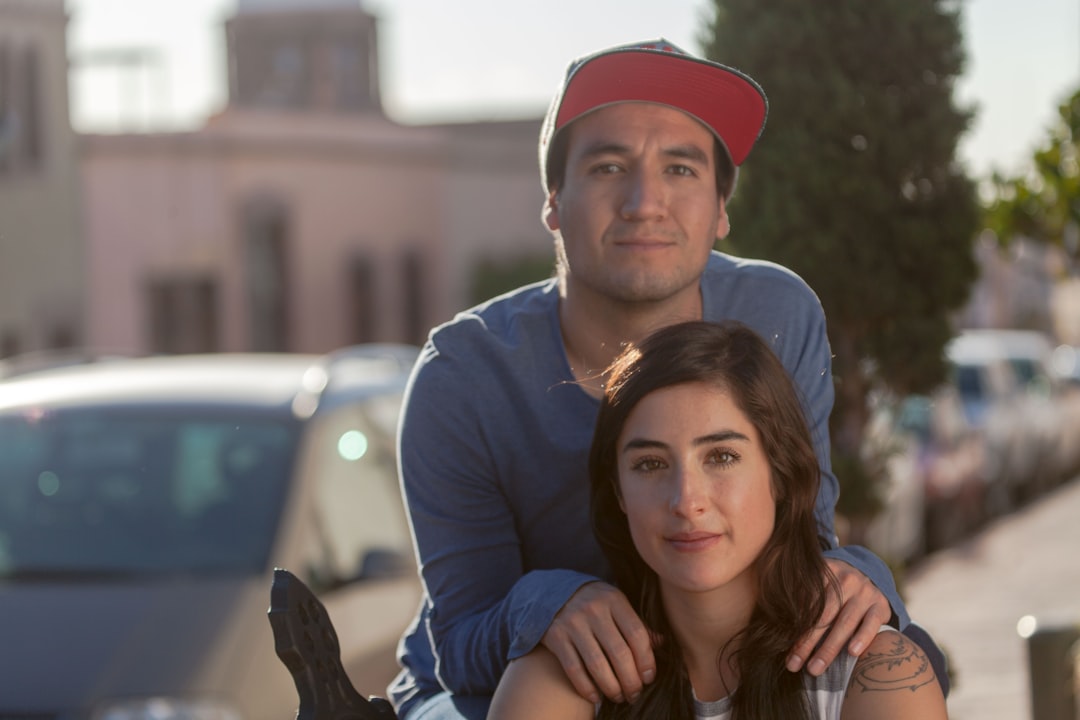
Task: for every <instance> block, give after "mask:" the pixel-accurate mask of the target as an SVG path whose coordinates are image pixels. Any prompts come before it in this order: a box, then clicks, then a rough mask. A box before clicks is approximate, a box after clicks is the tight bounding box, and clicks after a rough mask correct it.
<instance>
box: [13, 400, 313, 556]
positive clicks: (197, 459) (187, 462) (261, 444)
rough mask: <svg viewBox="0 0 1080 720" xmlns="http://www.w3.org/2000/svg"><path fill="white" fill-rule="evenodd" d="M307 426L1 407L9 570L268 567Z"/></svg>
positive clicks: (210, 415) (174, 413)
mask: <svg viewBox="0 0 1080 720" xmlns="http://www.w3.org/2000/svg"><path fill="white" fill-rule="evenodd" d="M298 434H299V433H298V428H297V426H296V425H294V424H293V423H291V422H290V421H289V420H285V419H277V418H270V419H268V418H266V417H244V416H243V415H241V414H238V413H230V414H229V415H228V416H227V417H226V416H223V415H222V414H221V412H220V411H219V412H216V413H214V412H209V411H204V412H196V411H194V410H193V411H179V410H175V409H174V410H168V411H166V410H161V411H158V412H155V411H152V410H148V409H146V408H141V409H139V410H130V409H129V410H108V411H105V410H100V409H96V410H69V411H40V412H34V413H30V414H21V415H7V416H0V577H5V576H6V577H22V576H28V577H49V576H57V577H68V576H82V575H87V576H99V575H132V574H136V575H145V574H163V575H172V574H176V573H249V572H256V573H257V572H261V571H262V570H263V569H264V565H265V563H266V562H267V557H268V554H269V552H270V548H271V545H272V543H273V540H274V538H273V535H274V528H275V527H276V525H277V520H278V516H279V515H280V512H281V507H282V504H283V500H284V496H285V493H286V490H287V480H288V477H289V474H290V469H291V466H292V463H293V457H294V455H295V451H296V444H297V436H298Z"/></svg>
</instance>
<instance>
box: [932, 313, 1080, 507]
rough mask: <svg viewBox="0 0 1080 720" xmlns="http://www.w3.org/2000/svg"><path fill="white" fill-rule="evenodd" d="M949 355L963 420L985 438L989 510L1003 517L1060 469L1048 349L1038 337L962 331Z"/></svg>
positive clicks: (1059, 427) (1059, 428)
mask: <svg viewBox="0 0 1080 720" xmlns="http://www.w3.org/2000/svg"><path fill="white" fill-rule="evenodd" d="M947 355H948V359H949V361H950V363H951V364H952V366H953V380H954V383H955V385H956V387H957V389H958V390H959V392H960V396H961V399H962V401H963V403H964V407H965V412H966V414H967V417H968V419H969V421H970V422H971V423H972V424H973V425H974V426H975V427H976V428H979V429H981V430H982V431H983V433H984V434H985V436H986V443H987V447H986V453H987V466H988V476H987V480H988V487H987V503H988V511H989V513H990V514H991V515H998V514H1001V513H1003V512H1007V511H1008V510H1010V509H1011V508H1012V507H1014V506H1015V505H1016V504H1018V503H1020V502H1023V501H1024V500H1026V499H1028V498H1030V497H1033V496H1034V495H1036V494H1038V493H1039V492H1041V491H1042V490H1043V489H1045V488H1046V487H1047V486H1049V485H1051V484H1053V483H1054V482H1056V480H1057V479H1058V478H1059V477H1060V476H1061V474H1062V473H1063V472H1064V471H1065V469H1064V467H1063V457H1062V446H1063V443H1064V442H1065V441H1066V440H1067V439H1068V438H1066V437H1065V436H1064V435H1063V433H1065V432H1067V428H1065V427H1064V425H1063V424H1062V414H1061V404H1060V402H1059V393H1058V386H1057V384H1056V383H1055V382H1054V380H1053V376H1052V373H1051V370H1050V359H1051V355H1052V345H1051V344H1050V341H1049V339H1048V338H1047V337H1046V336H1045V335H1043V334H1042V333H1038V332H1035V331H1026V330H967V331H964V332H962V333H960V334H959V335H958V336H957V337H955V338H954V339H953V340H952V341H951V342H950V344H949V345H948V347H947ZM1068 440H1069V441H1070V442H1071V439H1068Z"/></svg>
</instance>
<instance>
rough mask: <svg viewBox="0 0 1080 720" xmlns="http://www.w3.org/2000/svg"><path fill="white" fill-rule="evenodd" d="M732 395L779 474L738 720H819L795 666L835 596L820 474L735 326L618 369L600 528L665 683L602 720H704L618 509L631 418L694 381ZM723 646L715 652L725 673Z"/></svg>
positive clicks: (764, 366) (648, 348)
mask: <svg viewBox="0 0 1080 720" xmlns="http://www.w3.org/2000/svg"><path fill="white" fill-rule="evenodd" d="M696 382H704V383H708V384H711V385H715V386H717V387H719V388H722V389H723V390H724V391H725V392H727V393H728V394H729V396H730V397H731V398H732V400H733V401H734V402H735V404H736V405H737V406H738V407H739V409H740V410H742V412H743V413H744V414H745V415H746V417H747V418H748V419H749V420H750V422H751V423H752V424H753V425H754V427H755V428H756V429H757V431H758V435H759V436H760V438H761V442H762V446H763V450H764V452H765V455H766V457H767V458H768V461H769V466H770V469H771V472H772V483H773V494H774V497H775V498H776V522H775V528H774V530H773V534H772V536H771V537H770V538H769V540H768V542H767V543H766V545H765V548H764V549H763V550H762V552H761V555H760V556H759V557H758V559H757V561H756V568H757V575H758V597H757V602H756V605H755V609H754V611H753V613H752V615H751V618H750V623H749V625H748V626H747V627H746V628H745V629H744V630H743V631H742V632H741V633H740V635H739V636H737V637H736V638H735V639H734V640H733V642H734V643H735V649H734V652H733V653H732V654H731V659H730V661H731V663H732V665H733V667H734V668H735V670H736V673H737V677H738V678H739V680H738V687H737V689H736V691H735V692H734V693H733V694H732V696H731V697H732V705H733V712H732V720H750V719H751V718H796V719H797V718H807V719H808V720H809V719H811V718H813V717H814V714H813V710H812V709H811V707H810V705H809V702H808V700H807V697H806V692H805V690H804V687H803V682H802V677H801V675H800V674H799V673H792V672H789V671H788V670H787V669H786V668H785V661H786V659H787V656H788V654H789V653H790V652H791V650H792V648H793V647H794V646H795V644H796V642H797V641H798V640H799V639H800V638H802V637H803V636H804V635H805V634H806V633H807V632H809V631H810V630H811V629H812V628H813V627H814V625H815V623H817V622H818V620H819V618H820V617H821V614H822V612H823V610H824V606H825V600H826V593H827V592H829V591H830V589H831V591H833V592H835V579H833V578H832V576H831V574H830V573H829V571H828V569H827V566H826V565H825V559H824V557H823V555H822V545H821V544H820V541H819V540H818V537H817V523H816V521H815V519H814V504H815V502H816V500H817V494H818V484H819V475H820V468H819V465H818V460H817V457H816V455H815V453H814V446H813V443H812V441H811V437H810V431H809V429H808V428H807V424H806V417H805V415H804V413H803V408H802V405H801V404H800V401H799V395H798V392H797V390H796V389H795V386H794V384H793V383H792V381H791V379H790V377H789V376H788V373H787V371H786V370H785V369H784V367H783V365H782V364H781V362H780V360H779V359H778V358H777V357H776V355H775V354H774V353H773V352H772V350H771V349H770V348H769V346H768V345H767V344H766V343H765V341H764V340H762V339H761V338H760V337H759V336H758V335H757V334H756V333H755V332H754V331H752V330H750V329H749V328H747V327H746V326H744V325H741V324H739V323H736V322H725V323H710V322H688V323H680V324H677V325H672V326H669V327H666V328H664V329H662V330H659V331H657V332H655V333H653V334H652V335H650V336H649V337H648V338H646V339H645V340H644V341H643V342H641V343H640V344H638V345H636V346H631V347H629V348H627V350H625V351H624V352H623V353H622V354H621V355H620V356H619V357H618V358H617V359H616V360H615V362H614V363H613V364H612V366H611V367H610V368H609V372H608V379H607V387H606V390H605V393H604V398H603V401H602V403H601V407H600V413H599V415H598V417H597V422H596V429H595V433H594V436H593V443H592V449H591V453H590V457H589V473H590V478H591V512H592V522H593V530H594V532H595V534H596V537H597V539H598V540H599V542H600V546H601V548H602V549H603V551H604V554H605V556H606V557H607V560H608V562H609V563H610V565H611V567H612V571H613V573H614V581H615V584H616V586H617V587H619V588H620V589H621V590H622V591H623V592H624V593H625V594H626V596H627V598H629V600H630V602H631V603H632V604H633V605H634V608H635V609H636V610H637V612H638V614H639V615H640V616H641V618H642V620H643V621H644V622H645V624H646V626H647V627H649V629H650V630H651V631H652V632H653V633H654V635H655V637H656V641H655V642H654V653H655V655H656V663H657V676H656V679H655V680H654V681H653V682H652V683H650V684H649V685H647V686H646V688H645V690H644V691H643V692H642V695H641V697H640V698H639V699H638V701H637V702H635V703H634V704H628V703H621V704H616V703H612V702H610V701H605V702H604V703H603V706H602V707H601V709H600V713H599V715H598V717H600V718H627V719H631V718H642V719H645V718H687V719H688V720H692V718H693V717H694V707H693V700H692V694H691V686H690V680H689V677H688V675H687V673H686V669H685V665H684V662H683V658H682V651H681V649H680V648H679V644H678V642H677V640H676V638H675V636H674V634H673V632H672V629H671V626H670V624H669V623H668V620H667V617H666V615H665V613H664V608H663V602H662V600H661V596H660V586H659V579H658V577H657V575H656V573H655V572H654V571H653V570H652V568H650V567H649V566H648V565H646V564H645V562H644V561H643V560H642V559H641V556H640V555H639V554H638V551H637V549H636V548H635V547H634V543H633V540H632V539H631V536H630V528H629V525H628V523H627V519H626V515H625V514H624V513H623V512H622V510H621V509H620V507H619V499H618V482H619V478H618V466H617V443H618V440H619V435H620V434H621V433H622V429H623V426H624V425H625V424H626V420H627V418H628V417H629V415H630V413H631V411H632V410H633V409H634V408H635V407H636V406H637V404H638V403H639V402H640V401H641V400H642V398H644V397H645V396H646V395H648V394H649V393H652V392H654V391H656V390H659V389H661V388H666V387H670V386H673V385H682V384H685V383H696ZM723 650H724V649H723V648H717V663H718V668H717V672H719V663H720V662H721V660H720V658H721V654H722V651H723Z"/></svg>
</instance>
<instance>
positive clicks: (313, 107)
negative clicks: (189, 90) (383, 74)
mask: <svg viewBox="0 0 1080 720" xmlns="http://www.w3.org/2000/svg"><path fill="white" fill-rule="evenodd" d="M225 33H226V52H227V55H228V65H229V104H230V105H232V106H236V107H243V108H261V109H274V110H291V111H295V110H299V111H325V112H336V113H355V112H378V113H381V112H382V104H381V102H380V98H379V72H378V71H379V65H378V43H377V42H376V32H375V17H374V16H372V15H371V14H369V13H367V12H365V11H364V10H363V9H362V8H361V7H360V2H359V0H238V6H237V13H236V15H234V16H233V17H232V18H230V19H229V20H227V21H226V23H225Z"/></svg>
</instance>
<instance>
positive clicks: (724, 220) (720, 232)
mask: <svg viewBox="0 0 1080 720" xmlns="http://www.w3.org/2000/svg"><path fill="white" fill-rule="evenodd" d="M717 202H718V203H720V214H719V215H718V217H717V223H716V239H717V240H723V239H724V238H726V237H727V236H728V233H729V232H731V220H730V219H729V218H728V214H727V200H725V199H724V198H717Z"/></svg>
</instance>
